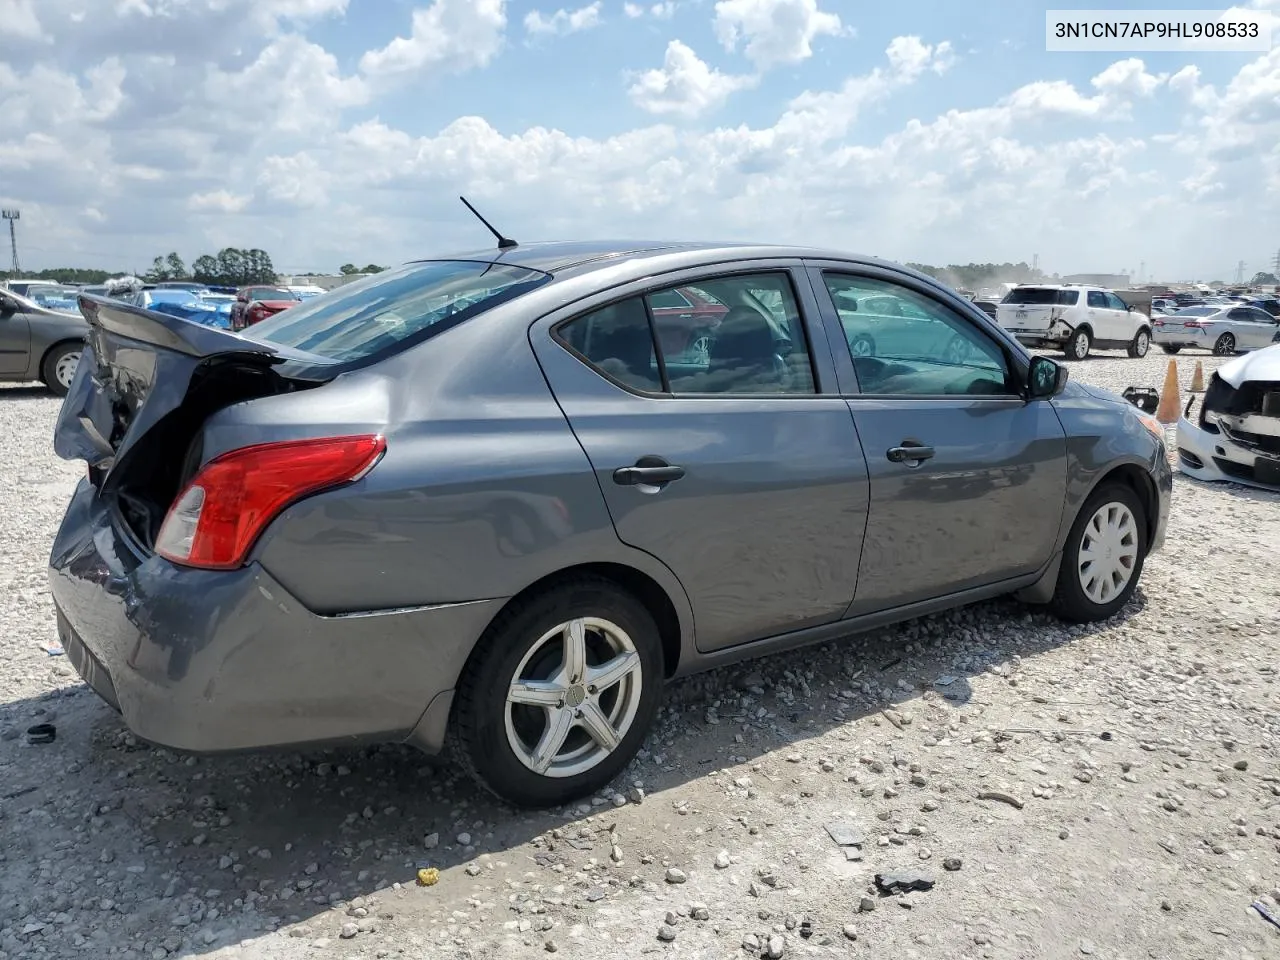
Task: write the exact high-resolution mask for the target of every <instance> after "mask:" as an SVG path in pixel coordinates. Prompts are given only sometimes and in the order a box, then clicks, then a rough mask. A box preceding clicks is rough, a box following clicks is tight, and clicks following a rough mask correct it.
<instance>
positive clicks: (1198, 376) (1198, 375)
mask: <svg viewBox="0 0 1280 960" xmlns="http://www.w3.org/2000/svg"><path fill="white" fill-rule="evenodd" d="M1191 392H1192V393H1204V364H1203V363H1201V362H1200V361H1199V360H1197V361H1196V372H1195V375H1194V376H1193V377H1192V378H1191Z"/></svg>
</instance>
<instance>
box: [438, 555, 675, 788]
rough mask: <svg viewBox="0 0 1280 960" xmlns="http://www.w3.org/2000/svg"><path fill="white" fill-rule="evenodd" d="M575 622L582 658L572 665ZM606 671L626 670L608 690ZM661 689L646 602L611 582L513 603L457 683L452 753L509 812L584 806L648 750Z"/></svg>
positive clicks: (658, 653)
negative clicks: (582, 801) (515, 808)
mask: <svg viewBox="0 0 1280 960" xmlns="http://www.w3.org/2000/svg"><path fill="white" fill-rule="evenodd" d="M573 624H580V625H581V626H579V627H577V628H576V634H577V636H578V637H580V638H582V646H581V647H580V648H579V649H581V650H583V651H584V652H585V656H583V657H582V659H581V660H575V659H574V658H573V657H572V656H571V655H570V651H571V650H572V649H574V646H575V641H574V639H573V637H574V634H575V628H574V627H573V626H572V625H573ZM578 664H581V666H578ZM609 664H613V665H614V668H613V669H614V670H616V671H622V670H623V669H624V668H626V669H627V670H628V671H629V672H627V673H626V674H625V676H622V677H621V679H612V680H611V679H609V678H607V677H605V676H603V675H602V674H601V673H600V670H601V668H604V667H606V666H608V665H609ZM583 667H585V669H583ZM575 671H576V679H574V673H575ZM593 671H596V673H595V675H594V678H595V679H598V680H599V681H600V682H599V687H598V688H597V686H595V685H592V683H591V680H592V679H593ZM663 679H664V675H663V655H662V639H661V636H660V635H659V633H658V627H657V624H656V623H655V622H654V619H653V616H652V615H651V614H650V613H649V611H648V610H647V609H646V608H645V606H644V604H642V603H641V602H640V601H639V600H637V599H636V598H635V597H634V596H632V595H631V594H629V593H627V592H626V591H625V590H623V589H621V588H620V587H619V586H618V585H617V584H615V583H613V582H612V581H611V580H606V579H604V578H601V577H595V576H582V577H576V578H574V579H573V580H570V581H567V582H565V583H562V584H560V585H559V586H556V587H553V588H551V589H550V590H548V591H546V592H545V593H540V594H536V595H534V596H531V597H529V598H527V599H524V600H518V601H516V602H515V603H512V604H511V605H510V606H508V607H507V608H506V609H505V610H503V611H502V613H501V614H499V615H498V617H497V618H496V619H495V620H494V622H493V623H492V624H490V625H489V628H488V629H487V630H486V631H485V633H484V635H483V636H482V637H481V639H480V642H479V643H478V644H477V645H476V649H475V651H474V652H473V653H472V655H471V659H470V660H469V661H468V663H467V666H466V668H465V669H464V670H463V674H462V678H461V679H460V681H459V683H458V691H457V694H456V696H455V699H454V704H453V721H452V723H451V724H450V727H451V730H450V746H451V751H452V752H453V754H454V756H455V758H456V759H457V760H458V762H459V763H460V764H461V766H462V767H463V768H464V769H466V770H467V772H468V773H470V774H471V776H472V777H473V778H475V780H476V781H477V782H478V783H480V785H481V786H483V787H484V788H485V789H487V790H489V791H490V792H491V793H493V794H495V795H496V796H498V797H500V798H501V799H503V800H506V801H507V802H508V803H511V804H514V805H516V806H520V807H533V808H538V807H551V806H558V805H560V804H565V803H569V802H571V801H574V800H578V799H580V798H582V797H585V796H588V795H590V794H592V793H595V792H596V791H598V790H600V789H601V788H602V787H604V786H605V785H606V784H608V783H609V782H610V781H611V780H613V778H614V777H616V776H617V775H618V774H619V773H621V772H622V769H623V768H624V767H625V766H626V765H627V764H628V763H629V762H630V760H631V758H632V757H633V756H634V755H635V753H636V751H637V750H639V749H640V745H641V744H642V743H643V742H644V738H645V736H646V735H647V733H648V731H649V727H650V726H651V724H652V723H653V717H654V714H655V713H656V712H657V710H658V706H659V704H660V702H661V699H662V687H663ZM601 721H603V723H605V724H607V729H604V730H602V729H601V727H600V726H599V724H600V723H601ZM593 725H594V729H593ZM557 736H559V740H558V741H557V740H556V739H555V738H556V737H557ZM608 741H613V742H612V743H611V744H610V745H609V746H607V747H606V746H605V742H608ZM544 745H545V747H544ZM539 767H541V768H542V769H541V770H539V769H538V768H539Z"/></svg>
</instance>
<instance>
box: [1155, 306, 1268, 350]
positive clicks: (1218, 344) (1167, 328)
mask: <svg viewBox="0 0 1280 960" xmlns="http://www.w3.org/2000/svg"><path fill="white" fill-rule="evenodd" d="M1151 328H1152V332H1151V339H1152V341H1153V342H1154V343H1156V344H1157V345H1158V346H1159V347H1160V349H1161V350H1163V351H1164V352H1165V353H1168V354H1174V353H1177V352H1178V351H1179V350H1181V349H1182V348H1183V347H1197V348H1199V349H1201V350H1210V351H1212V352H1213V354H1214V355H1215V356H1219V357H1230V356H1234V355H1235V354H1237V353H1239V352H1241V351H1243V350H1257V349H1259V348H1261V347H1267V346H1270V345H1271V344H1273V343H1277V342H1280V318H1277V317H1273V316H1271V314H1269V313H1267V311H1265V310H1262V309H1260V308H1259V307H1254V306H1249V305H1248V304H1243V303H1239V304H1224V305H1219V304H1205V305H1203V306H1199V307H1186V308H1185V309H1182V310H1179V311H1178V312H1177V313H1172V314H1169V315H1167V316H1163V317H1162V316H1153V317H1152V318H1151Z"/></svg>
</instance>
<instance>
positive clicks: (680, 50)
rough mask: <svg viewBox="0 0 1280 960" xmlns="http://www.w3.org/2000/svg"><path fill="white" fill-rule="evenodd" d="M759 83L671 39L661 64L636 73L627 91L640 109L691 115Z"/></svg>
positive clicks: (706, 109)
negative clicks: (719, 66)
mask: <svg viewBox="0 0 1280 960" xmlns="http://www.w3.org/2000/svg"><path fill="white" fill-rule="evenodd" d="M758 82H759V81H758V79H757V78H756V77H751V76H733V75H730V74H726V73H721V72H720V71H718V70H715V69H713V68H712V67H710V66H708V65H707V64H706V63H704V62H703V61H702V60H700V59H699V58H698V55H697V54H696V53H694V52H693V50H691V49H690V48H689V47H687V46H685V45H684V44H683V43H681V42H680V41H679V40H672V41H671V42H670V43H668V44H667V52H666V56H664V57H663V60H662V66H661V67H660V68H658V69H655V70H646V71H644V72H643V73H640V74H637V75H636V76H635V77H634V79H633V81H632V83H631V86H630V88H629V89H628V90H627V93H628V95H629V96H630V97H631V101H632V103H634V104H635V105H636V106H638V107H639V108H640V109H641V110H645V111H647V112H649V113H658V114H675V115H676V116H681V117H689V118H692V117H698V116H701V115H702V114H703V113H706V112H707V111H708V110H712V109H714V108H716V107H719V106H720V105H722V104H723V103H724V102H725V100H727V99H728V98H729V96H730V95H731V94H733V93H735V92H736V91H738V90H746V89H748V88H750V87H754V86H755V85H756V84H757V83H758Z"/></svg>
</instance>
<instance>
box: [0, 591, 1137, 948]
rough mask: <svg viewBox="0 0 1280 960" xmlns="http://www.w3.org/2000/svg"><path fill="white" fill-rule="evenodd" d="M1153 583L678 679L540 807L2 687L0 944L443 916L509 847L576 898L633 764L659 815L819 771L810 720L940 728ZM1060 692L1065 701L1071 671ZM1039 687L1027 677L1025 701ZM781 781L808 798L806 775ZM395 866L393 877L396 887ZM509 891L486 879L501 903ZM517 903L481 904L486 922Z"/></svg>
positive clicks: (177, 941)
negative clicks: (216, 746) (1097, 611)
mask: <svg viewBox="0 0 1280 960" xmlns="http://www.w3.org/2000/svg"><path fill="white" fill-rule="evenodd" d="M1146 602H1147V601H1146V598H1145V596H1144V595H1143V593H1142V591H1141V589H1140V590H1139V591H1138V592H1137V593H1136V594H1135V597H1134V599H1133V601H1132V602H1131V603H1130V604H1129V606H1128V607H1127V608H1126V609H1125V610H1124V611H1123V612H1122V613H1121V614H1120V615H1118V616H1117V617H1116V618H1114V619H1113V620H1112V621H1110V622H1108V623H1105V624H1093V625H1087V626H1078V625H1067V624H1063V623H1061V622H1059V621H1057V620H1055V619H1054V618H1052V617H1051V616H1050V615H1048V614H1047V613H1045V612H1042V611H1040V610H1037V609H1032V608H1027V607H1024V606H1021V605H1019V604H1017V603H1015V602H1014V601H1012V600H998V601H993V602H988V603H983V604H978V605H975V606H972V607H968V608H963V609H960V610H957V611H951V612H948V613H945V614H939V615H935V616H932V617H927V618H923V619H919V620H914V621H910V622H907V623H905V624H900V625H898V626H895V627H891V628H886V629H882V630H878V631H875V632H873V633H869V634H863V635H860V636H857V637H852V638H849V639H847V640H844V641H839V642H833V643H828V644H825V645H822V646H820V647H816V648H808V649H805V650H797V651H792V652H788V653H783V654H777V655H774V656H770V657H766V658H763V659H759V660H754V661H748V662H745V663H742V664H738V665H735V666H733V667H726V668H722V669H719V670H716V671H713V672H711V673H708V674H703V675H699V676H695V677H691V678H688V679H685V680H682V681H679V682H676V683H674V684H672V685H671V687H670V689H669V691H668V697H667V701H666V705H665V706H664V708H663V710H662V712H661V714H660V715H659V719H658V723H657V724H656V726H655V729H654V731H653V733H652V735H651V736H650V737H649V739H648V741H647V743H646V749H645V750H644V751H643V752H642V754H641V755H640V757H639V758H637V760H636V761H635V762H634V763H633V764H632V765H631V767H630V768H629V769H628V771H627V772H626V773H625V774H624V776H623V777H620V778H619V780H618V781H617V782H616V783H615V784H614V790H616V791H617V793H614V791H609V792H608V794H607V795H606V796H601V797H597V798H595V799H594V801H593V802H591V803H585V804H580V805H575V806H573V807H569V808H562V809H559V810H553V811H539V812H528V811H517V810H513V809H511V808H510V807H507V806H505V805H503V804H502V803H500V802H498V801H496V800H494V799H493V798H492V797H491V796H489V795H488V794H487V793H485V792H483V791H482V790H480V789H478V788H477V787H475V786H474V785H473V784H472V783H471V782H470V781H469V780H467V779H465V778H464V777H462V776H460V775H459V773H458V771H457V770H456V769H455V768H454V767H453V766H451V765H450V764H449V763H447V762H446V761H429V760H427V759H425V758H423V757H421V756H420V755H419V754H417V753H416V752H414V751H413V750H412V749H410V748H407V747H403V746H399V745H396V746H385V747H378V748H370V749H359V750H328V751H316V752H305V753H283V754H265V755H263V754H258V755H250V756H219V757H199V758H196V757H186V756H183V755H180V754H177V753H174V752H171V751H168V750H164V749H158V748H153V747H151V746H148V745H146V744H143V743H140V742H138V741H137V740H136V739H135V738H134V737H133V736H132V735H131V734H129V733H128V731H127V730H126V729H125V728H124V727H123V725H122V723H121V721H120V719H119V718H118V716H117V715H116V714H114V713H113V712H112V711H111V710H109V709H108V708H107V707H106V706H105V705H104V704H102V703H101V702H100V701H99V700H98V698H97V697H96V696H95V695H93V694H92V693H91V692H90V691H88V690H87V688H85V687H83V686H81V685H75V686H70V687H65V688H63V689H61V690H58V691H54V692H52V693H50V694H48V695H46V696H44V697H41V698H39V699H26V700H18V701H14V702H9V703H4V704H0V953H3V952H4V951H5V950H8V951H9V953H10V955H15V956H16V955H25V951H29V950H31V949H36V948H39V949H40V950H43V951H46V952H48V953H49V954H57V955H61V951H68V952H71V951H72V948H73V947H75V946H77V945H78V944H80V943H81V942H84V943H90V944H92V943H94V942H95V938H96V940H97V942H100V943H102V944H103V945H105V944H107V943H109V944H111V945H116V944H121V943H126V942H127V943H129V944H130V945H132V946H133V948H134V949H135V950H136V951H137V953H136V955H137V956H139V957H160V956H162V955H163V954H162V952H164V953H167V954H169V955H173V954H181V955H193V954H200V953H204V952H208V951H212V950H213V949H215V948H217V947H219V946H225V945H227V944H228V943H234V942H237V941H241V942H243V941H252V940H253V939H254V938H256V937H260V936H262V935H264V934H266V933H267V932H270V931H275V930H286V929H287V930H288V932H289V933H290V934H292V935H296V936H299V937H303V938H306V940H307V941H313V940H316V941H318V940H329V939H334V938H337V937H339V936H340V932H341V931H342V926H343V924H344V923H346V924H358V925H360V926H361V927H378V930H377V931H371V932H368V933H366V932H365V931H364V930H363V929H362V930H361V931H360V932H356V929H357V928H356V927H351V928H349V929H348V931H347V932H348V933H352V934H353V935H355V936H359V937H361V938H368V937H372V938H381V937H385V936H387V935H388V934H389V932H393V931H395V930H396V929H397V924H398V923H399V922H400V921H399V920H397V919H396V917H395V916H394V915H393V916H388V915H386V914H385V913H381V911H382V910H383V906H381V905H384V904H386V903H388V902H391V901H392V900H394V902H395V910H394V911H390V912H391V913H393V914H396V913H398V914H404V913H412V914H413V915H414V916H417V917H419V918H421V917H423V916H426V917H430V918H432V919H434V920H435V921H437V922H439V923H441V924H445V925H447V924H449V923H451V922H452V923H455V924H456V923H457V922H458V921H457V920H456V918H454V919H451V916H452V913H451V912H452V911H453V910H459V909H461V910H466V909H468V906H467V904H468V898H470V897H478V896H480V895H481V894H480V893H479V890H480V889H482V888H483V884H484V883H485V875H486V874H487V873H488V871H489V870H490V869H493V868H496V867H498V866H500V865H501V864H504V863H505V865H506V866H507V867H508V868H510V870H511V874H510V875H511V876H517V877H518V876H523V875H524V874H525V873H526V872H527V871H535V870H547V869H551V870H556V871H557V873H549V874H546V875H545V876H544V880H546V882H547V883H548V884H555V883H562V884H564V886H565V891H564V893H563V897H564V899H565V901H566V905H567V906H570V907H584V906H586V905H587V904H588V903H590V902H594V901H593V899H592V898H596V899H599V897H602V896H604V893H598V894H597V892H596V891H597V890H598V887H595V886H592V885H591V884H590V883H589V882H588V879H587V877H586V875H585V874H582V875H579V874H577V873H576V871H575V867H574V866H573V860H571V859H569V858H576V859H579V860H580V859H581V858H583V857H587V856H595V857H597V858H598V859H600V860H601V861H604V862H607V860H608V858H609V856H610V852H611V835H610V834H609V833H608V828H609V824H610V823H611V822H613V821H615V820H617V819H618V818H625V817H627V816H628V815H629V814H630V813H631V812H632V811H630V810H629V809H626V810H616V809H614V806H615V803H616V802H620V801H622V800H623V796H622V795H623V794H626V793H627V792H630V793H631V800H629V801H626V804H627V806H628V808H630V806H631V805H632V804H633V803H634V802H635V800H636V799H637V798H639V797H640V796H641V794H640V793H639V792H637V791H636V790H635V787H634V785H635V784H636V783H640V784H642V789H643V791H644V793H645V794H647V797H645V798H644V799H643V801H642V802H643V803H644V804H660V805H661V806H660V807H659V809H660V810H663V814H662V815H669V811H670V810H671V809H672V806H671V805H672V802H673V799H672V797H670V796H663V794H664V792H665V791H676V790H677V789H678V788H680V787H682V786H683V785H685V784H687V783H690V782H692V781H695V780H698V779H700V778H703V777H705V776H707V775H708V774H710V773H712V772H714V771H720V770H730V769H731V770H733V771H734V774H733V776H742V775H743V773H744V772H745V771H746V770H748V769H750V767H751V765H752V764H755V763H757V762H766V761H769V762H771V763H772V762H775V761H776V762H777V763H778V764H779V765H781V762H782V761H781V759H779V758H778V757H773V758H770V757H769V755H770V754H772V753H774V752H776V751H783V752H784V756H785V759H786V760H789V761H792V762H793V763H797V764H803V766H799V767H797V768H796V773H801V772H805V771H816V770H817V769H818V767H819V766H820V765H821V764H822V758H820V757H817V756H816V755H813V756H811V755H809V754H808V753H807V752H806V743H807V741H809V740H811V739H812V738H814V737H817V736H819V735H821V734H824V733H827V732H830V731H832V730H834V729H837V728H839V727H842V726H849V725H852V724H854V723H859V722H863V721H866V722H869V723H875V724H880V725H882V726H884V725H887V724H893V725H894V726H900V725H904V724H910V723H912V722H914V723H915V724H916V729H922V728H929V729H932V730H940V731H945V729H946V727H947V726H948V725H949V724H950V723H952V722H959V721H957V720H956V719H955V718H956V716H957V715H960V714H964V713H965V712H966V711H967V710H969V709H970V708H972V707H973V706H974V705H980V704H981V703H982V699H981V691H982V687H983V684H984V683H989V682H1001V683H1007V682H1008V681H1006V680H1005V679H1004V678H1003V677H1002V673H1004V672H1006V671H1007V670H1008V669H1009V665H1010V664H1012V663H1014V662H1016V661H1015V658H1023V659H1028V658H1033V657H1035V656H1037V655H1038V654H1041V653H1043V652H1046V651H1048V650H1051V649H1053V648H1056V647H1058V646H1061V645H1064V644H1071V643H1077V642H1080V641H1082V640H1085V639H1087V638H1089V637H1091V636H1093V635H1095V634H1098V633H1101V632H1104V631H1106V630H1109V629H1114V628H1115V627H1116V626H1118V625H1119V624H1121V623H1123V622H1124V621H1125V620H1127V619H1129V618H1131V617H1134V616H1137V615H1140V613H1141V611H1142V610H1143V608H1144V607H1145V605H1146ZM984 675H986V676H985V679H984V680H982V681H981V682H979V681H978V678H980V677H984ZM1013 682H1014V683H1016V680H1014V681H1013ZM1005 696H1006V697H1007V694H1005ZM1063 696H1064V698H1067V699H1065V700H1064V701H1063V703H1069V702H1070V700H1069V698H1070V697H1071V690H1070V689H1069V687H1064V689H1063ZM1053 707H1054V704H1053V703H1051V702H1050V701H1047V700H1044V699H1043V698H1034V699H1033V698H1031V697H1029V696H1028V697H1027V714H1028V717H1030V716H1031V714H1033V713H1037V712H1044V711H1046V710H1053ZM37 723H53V724H54V725H55V726H56V727H57V739H56V740H54V741H53V742H52V743H44V744H31V743H28V742H27V736H26V732H25V731H26V730H27V728H28V727H30V726H31V725H33V724H37ZM1031 725H1033V724H1031V723H1030V722H1028V724H1027V726H1031ZM858 735H859V736H866V735H868V731H867V730H866V728H862V729H861V730H860V732H859V734H858ZM939 735H940V736H941V735H944V734H942V733H940V734H939ZM789 769H790V767H789V765H788V768H787V770H789ZM787 770H784V771H782V772H787ZM792 775H793V776H794V774H792ZM757 777H758V778H759V775H757ZM771 779H776V778H771ZM796 782H798V781H796ZM788 789H791V790H793V791H794V792H798V793H799V795H800V800H799V802H801V803H803V802H804V801H803V797H804V793H803V790H802V788H801V787H790V788H788ZM677 797H678V794H677ZM615 798H616V799H615ZM675 810H676V813H677V814H678V813H680V812H681V810H680V808H679V806H678V805H677V807H676V808H675ZM638 813H639V812H636V815H638ZM662 815H655V816H654V817H650V818H649V821H648V822H654V821H657V820H658V818H659V816H662ZM733 826H736V824H734V825H733ZM743 829H744V830H745V826H744V827H743ZM553 831H554V833H553ZM535 838H537V839H535ZM633 839H636V838H633ZM529 841H534V845H526V844H528V842H529ZM644 842H645V843H646V844H647V845H648V848H649V849H651V850H655V851H658V852H659V859H658V860H657V861H656V863H657V864H658V865H650V866H645V865H642V863H637V862H628V864H627V867H626V869H624V870H619V871H617V878H616V879H615V880H610V881H609V883H612V884H616V885H617V886H619V887H623V886H626V885H627V883H628V880H627V878H628V877H629V876H630V875H631V874H632V873H633V872H635V873H637V874H639V875H641V876H642V877H644V878H645V879H648V880H656V881H660V880H661V877H662V873H661V870H662V867H661V866H660V864H661V847H662V844H663V843H664V842H665V840H664V838H663V837H662V836H656V837H646V838H644ZM588 851H590V852H589V853H588ZM681 852H682V851H679V850H673V851H670V854H671V855H672V856H673V857H678V856H679V855H680V853H681ZM677 862H678V861H677ZM557 864H567V866H564V867H559V868H558V867H557ZM428 866H429V867H435V868H437V869H439V871H440V878H439V881H438V882H437V883H435V884H434V885H432V886H430V887H429V888H427V889H421V888H417V887H416V886H415V874H416V871H417V869H418V868H420V867H428ZM561 870H562V871H563V872H559V871H561ZM468 874H472V875H476V874H478V876H475V877H474V878H473V876H472V875H468ZM395 884H401V885H403V886H404V887H405V888H407V890H406V891H405V892H404V893H400V894H394V896H393V891H392V890H389V888H393V885H395ZM509 892H510V891H508V890H507V889H506V888H505V887H502V886H499V887H498V889H497V893H496V895H495V894H492V893H491V894H490V899H497V900H499V901H502V902H500V903H499V906H498V908H497V910H498V913H499V914H501V911H503V910H505V909H506V907H507V906H508V905H507V904H506V900H507V894H508V893H509ZM356 898H366V899H365V900H358V899H356ZM405 902H409V903H410V904H411V905H410V906H409V907H405V906H404V903H405ZM365 912H367V914H368V915H367V916H364V915H363V914H364V913H365ZM581 916H582V917H583V918H585V917H586V916H587V915H586V914H583V915H581ZM517 919H520V920H521V921H522V922H524V921H523V917H522V916H521V917H517V915H516V914H514V913H511V914H506V915H500V916H495V917H493V921H494V924H495V926H494V934H495V935H497V936H501V935H502V934H501V930H502V927H501V925H500V923H501V921H504V920H517ZM533 922H535V923H536V922H538V920H537V918H534V921H533ZM99 928H100V929H101V931H107V933H101V932H98V933H95V930H99ZM436 929H440V930H442V931H443V929H444V927H440V928H436ZM521 929H525V928H521ZM532 929H533V930H534V931H535V932H536V931H537V930H538V929H539V928H538V927H537V926H534V927H532ZM108 936H109V939H108V940H102V938H103V937H108ZM76 938H80V940H77V939H76ZM378 942H379V943H381V941H380V940H379V941H378ZM442 942H444V941H442ZM362 943H363V940H361V941H357V945H360V944H362ZM391 945H392V946H394V943H392V944H391ZM300 946H301V944H300ZM367 949H369V950H373V949H374V944H373V943H372V942H370V943H369V945H368V947H367ZM370 955H372V953H370Z"/></svg>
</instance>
